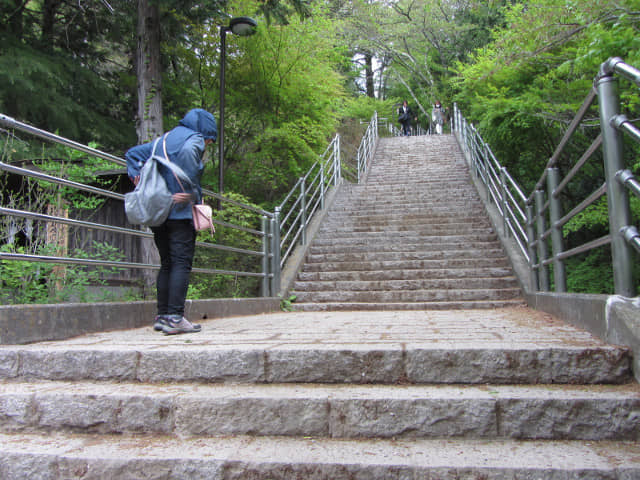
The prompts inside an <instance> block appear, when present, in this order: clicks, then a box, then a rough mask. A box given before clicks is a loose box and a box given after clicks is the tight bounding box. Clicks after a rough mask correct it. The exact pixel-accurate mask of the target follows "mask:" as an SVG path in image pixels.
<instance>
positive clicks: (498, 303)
mask: <svg viewBox="0 0 640 480" xmlns="http://www.w3.org/2000/svg"><path fill="white" fill-rule="evenodd" d="M523 306H525V303H524V300H522V299H519V298H516V299H511V300H464V301H439V302H401V303H392V302H386V303H379V302H378V303H376V302H370V303H367V302H323V303H313V302H305V303H300V302H296V303H295V304H294V305H293V306H292V309H293V310H294V311H297V312H375V311H380V312H392V311H405V312H406V311H430V312H432V311H444V310H480V309H484V310H493V309H496V308H508V307H523Z"/></svg>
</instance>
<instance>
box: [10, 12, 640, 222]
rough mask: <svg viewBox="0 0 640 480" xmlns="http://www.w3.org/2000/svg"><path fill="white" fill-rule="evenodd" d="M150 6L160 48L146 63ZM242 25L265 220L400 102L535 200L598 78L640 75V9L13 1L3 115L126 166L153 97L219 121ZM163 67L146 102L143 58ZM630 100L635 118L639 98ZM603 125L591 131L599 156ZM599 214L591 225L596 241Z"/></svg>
mask: <svg viewBox="0 0 640 480" xmlns="http://www.w3.org/2000/svg"><path fill="white" fill-rule="evenodd" d="M143 1H144V2H146V5H147V7H148V9H149V10H153V14H154V15H157V19H156V21H157V23H158V31H157V32H155V33H154V35H156V34H157V35H156V36H154V37H153V38H152V39H151V41H152V42H155V46H157V47H158V50H157V52H156V53H153V54H149V55H153V56H154V58H153V59H152V58H151V56H146V57H145V56H144V55H146V54H144V55H142V56H141V57H139V58H138V60H136V51H138V52H140V51H141V50H140V48H139V42H140V35H141V33H140V32H141V26H140V22H139V20H140V18H141V17H140V13H139V12H140V8H139V7H140V6H141V5H142V2H143ZM235 16H252V17H254V18H256V19H257V21H258V24H259V25H258V30H257V34H256V35H254V36H251V37H237V36H235V35H232V34H229V35H227V37H226V38H227V55H226V61H227V74H226V85H225V87H226V88H225V92H226V93H225V98H226V107H225V147H226V148H225V184H226V187H225V191H229V192H234V193H237V194H242V195H244V196H246V197H247V198H248V199H249V200H250V201H252V202H254V203H256V204H259V205H262V206H265V207H267V208H269V207H270V206H272V205H273V204H274V202H277V201H278V200H279V199H280V198H281V197H282V196H283V195H284V193H285V192H286V191H288V189H289V188H290V187H291V185H292V184H293V183H294V182H295V181H296V179H297V178H298V176H299V175H301V174H302V173H303V172H304V171H306V169H307V168H308V167H309V166H310V165H311V164H312V163H313V162H314V161H315V159H316V156H317V155H318V154H319V153H321V152H322V151H323V149H324V148H325V147H326V145H327V143H328V141H329V140H330V139H331V137H332V136H333V134H334V133H335V131H336V130H337V129H338V130H342V131H345V132H346V131H347V130H349V129H350V130H349V132H350V134H349V135H351V136H353V137H354V138H355V137H356V136H357V131H358V128H359V125H360V121H366V120H368V118H370V116H371V114H372V113H373V111H375V110H377V111H378V112H379V114H380V116H382V117H390V118H392V119H394V118H395V112H396V107H397V104H398V103H400V102H401V101H402V100H403V99H407V100H408V101H409V102H410V103H411V104H412V105H414V106H415V107H416V108H415V111H417V112H419V120H418V122H419V123H421V124H422V125H423V126H425V127H426V126H427V124H428V114H429V112H430V109H431V105H432V104H433V103H434V102H435V101H436V100H439V101H441V102H442V104H443V105H444V106H445V107H447V108H449V109H451V105H452V104H453V102H457V104H458V105H459V106H460V107H461V109H462V111H463V112H464V114H465V116H466V117H467V118H468V119H469V120H470V121H472V122H474V124H475V125H477V127H478V129H479V130H480V131H481V132H482V135H483V137H484V138H485V140H487V141H488V143H489V144H490V145H491V147H492V150H493V151H494V153H495V154H496V155H497V157H499V159H500V161H501V162H502V163H503V164H505V165H506V166H507V167H508V168H509V171H510V172H511V174H512V175H513V176H514V177H515V178H516V179H517V180H518V181H519V182H520V183H521V184H523V185H524V186H525V188H530V187H531V186H532V184H533V183H535V181H536V179H537V176H538V175H539V172H540V171H541V169H542V167H543V166H544V164H545V163H546V161H547V159H548V158H549V156H550V155H551V153H552V151H553V148H554V146H555V145H556V144H557V143H558V141H559V139H560V138H561V137H562V135H563V133H564V131H565V129H566V126H567V124H568V122H569V121H570V119H571V118H572V116H573V115H574V113H575V111H576V110H577V108H578V106H579V105H580V104H581V102H582V99H583V98H584V96H585V95H586V92H587V91H588V90H589V88H591V85H592V82H593V78H594V76H595V75H596V73H597V71H598V67H599V65H600V64H601V63H602V62H603V61H605V60H606V59H607V58H608V57H611V56H619V57H622V58H623V59H624V60H625V61H627V62H628V63H631V64H634V65H636V66H638V65H640V48H639V47H640V35H638V29H639V26H640V0H601V1H597V2H587V1H580V0H528V1H524V0H488V1H487V0H483V1H480V0H325V1H318V2H312V1H309V0H214V1H212V2H206V3H198V2H192V1H191V0H138V1H137V2H133V3H132V2H126V1H124V0H99V1H97V0H94V1H86V0H80V1H70V0H0V42H1V47H0V112H2V113H4V114H7V115H10V116H13V117H15V118H17V119H19V120H23V121H26V122H28V123H31V124H33V125H36V126H38V127H40V128H44V129H46V130H50V131H54V132H59V133H60V134H62V135H64V136H67V137H70V138H72V139H74V140H77V141H80V142H84V143H88V142H94V143H95V144H96V145H98V146H99V147H100V148H103V149H105V150H107V151H111V152H113V153H115V154H121V153H123V152H124V151H125V150H126V149H127V148H128V147H130V146H131V145H133V144H134V143H136V142H137V141H138V137H140V135H136V127H137V126H138V125H139V124H140V122H141V121H142V120H144V118H141V116H142V117H144V116H145V113H144V108H142V109H141V108H140V107H139V105H138V100H140V101H141V102H142V106H143V107H144V106H145V105H147V104H149V103H150V102H151V101H160V102H161V106H162V109H161V116H162V118H161V119H160V120H161V123H162V124H163V125H164V128H165V129H168V128H171V127H172V126H174V125H175V124H176V123H177V121H178V119H179V118H181V117H182V115H183V114H184V113H185V111H187V110H188V109H190V108H193V107H202V108H206V109H208V110H210V111H212V112H213V113H214V114H215V115H216V116H217V115H218V98H219V97H218V96H219V88H220V65H219V57H220V27H221V26H223V25H227V24H228V22H229V20H230V19H231V18H232V17H235ZM143 23H144V22H143ZM155 56H157V60H158V67H159V68H158V70H157V72H156V73H155V75H156V78H155V79H154V78H153V77H152V78H151V81H150V82H149V83H148V84H146V85H145V86H144V88H142V89H141V88H140V72H139V71H137V70H136V61H137V62H138V65H140V64H141V62H142V64H144V63H145V62H151V61H152V60H153V61H155V60H156V59H155ZM141 92H142V93H141ZM622 94H623V100H624V102H625V106H624V108H625V109H626V111H627V112H628V113H629V117H630V118H636V117H637V107H638V103H639V102H640V100H639V99H638V95H637V89H625V90H623V91H622ZM145 102H146V103H145ZM141 111H142V113H141ZM597 126H598V125H597V119H596V118H595V115H591V116H588V118H587V120H586V121H585V122H584V124H583V125H582V126H581V135H583V137H584V142H585V143H587V142H589V141H590V139H591V138H592V137H593V135H594V134H596V132H597V128H596V127H597ZM354 141H355V140H354ZM345 148H346V147H345ZM635 158H636V159H637V158H638V157H637V156H636V157H635ZM215 162H216V159H212V163H214V164H215ZM639 167H640V165H638V161H637V160H635V168H636V169H638V168H639ZM563 168H565V166H563ZM594 174H595V172H594ZM216 175H217V173H216V169H215V168H209V169H207V173H206V177H205V184H206V185H207V186H213V185H216V183H217V181H216V180H217V177H216ZM585 188H586V187H585ZM214 189H215V188H214ZM579 193H581V192H574V194H575V195H578V194H579ZM597 217H598V214H597V213H596V212H595V211H594V212H592V213H587V214H586V215H585V216H583V220H582V221H583V222H584V224H585V225H586V224H588V225H591V227H590V228H592V229H593V230H594V231H595V230H597V228H599V227H598V225H601V221H596V218H597ZM569 228H575V225H574V226H570V227H569Z"/></svg>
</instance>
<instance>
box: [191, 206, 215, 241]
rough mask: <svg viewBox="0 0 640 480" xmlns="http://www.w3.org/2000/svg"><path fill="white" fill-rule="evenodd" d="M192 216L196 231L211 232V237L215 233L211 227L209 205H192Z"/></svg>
mask: <svg viewBox="0 0 640 480" xmlns="http://www.w3.org/2000/svg"><path fill="white" fill-rule="evenodd" d="M191 211H192V214H193V226H194V228H195V229H196V231H198V232H199V231H200V230H209V229H210V230H211V235H213V234H214V233H216V229H215V227H214V226H213V220H212V217H213V211H212V210H211V207H210V206H209V205H206V204H204V203H198V204H194V205H192V207H191Z"/></svg>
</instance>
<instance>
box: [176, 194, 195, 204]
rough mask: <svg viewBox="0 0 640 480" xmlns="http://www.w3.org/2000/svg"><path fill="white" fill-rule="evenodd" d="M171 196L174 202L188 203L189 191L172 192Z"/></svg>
mask: <svg viewBox="0 0 640 480" xmlns="http://www.w3.org/2000/svg"><path fill="white" fill-rule="evenodd" d="M171 198H172V199H173V201H174V202H175V203H188V202H190V201H191V194H190V193H174V194H173V195H172V196H171Z"/></svg>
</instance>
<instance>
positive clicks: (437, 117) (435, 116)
mask: <svg viewBox="0 0 640 480" xmlns="http://www.w3.org/2000/svg"><path fill="white" fill-rule="evenodd" d="M431 121H432V122H433V124H434V125H435V127H436V133H437V134H438V135H442V125H443V124H444V123H445V121H446V119H445V115H444V109H443V108H442V105H441V104H440V102H439V101H437V100H436V104H435V105H434V106H433V110H431Z"/></svg>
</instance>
